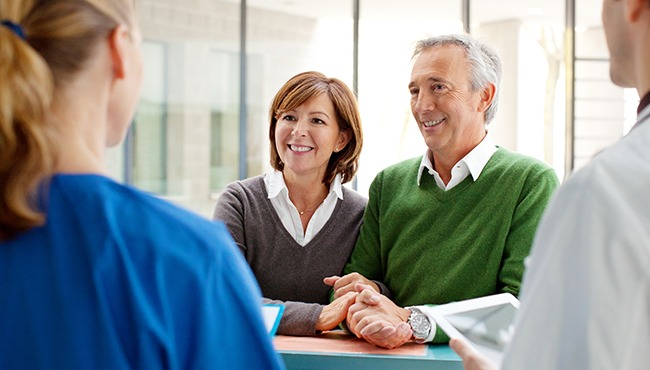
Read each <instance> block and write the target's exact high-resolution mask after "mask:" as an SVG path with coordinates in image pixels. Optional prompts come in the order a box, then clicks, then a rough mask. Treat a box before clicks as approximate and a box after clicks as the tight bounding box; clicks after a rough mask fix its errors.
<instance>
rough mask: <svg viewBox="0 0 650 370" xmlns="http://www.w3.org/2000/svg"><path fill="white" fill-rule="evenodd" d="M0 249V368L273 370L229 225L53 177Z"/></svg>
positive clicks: (133, 193) (107, 184) (99, 181)
mask: <svg viewBox="0 0 650 370" xmlns="http://www.w3.org/2000/svg"><path fill="white" fill-rule="evenodd" d="M44 188H47V189H49V191H47V192H44V193H43V195H44V198H43V199H45V200H44V201H43V205H44V207H45V208H46V214H47V222H46V224H45V225H44V226H42V227H38V228H34V229H31V230H30V231H28V232H25V233H23V234H21V235H19V236H18V237H17V238H15V239H13V240H11V241H9V242H3V243H0V369H39V368H57V369H217V368H218V369H280V368H283V367H284V365H283V364H282V360H281V359H280V357H279V356H278V354H277V353H276V352H275V351H274V349H273V345H272V342H271V337H270V336H269V335H268V333H267V332H266V330H265V327H264V323H263V320H262V316H261V309H260V304H261V295H260V291H259V287H258V286H257V284H256V282H255V280H254V277H253V275H252V273H251V272H250V269H249V268H248V265H247V264H246V262H245V261H244V259H243V257H242V255H241V253H240V252H239V250H238V249H237V247H236V246H235V244H234V242H233V240H232V238H231V237H230V235H229V234H228V232H227V230H226V228H225V227H224V226H223V225H222V224H220V223H216V222H211V221H209V220H207V219H204V218H202V217H200V216H197V215H195V214H193V213H191V212H188V211H186V210H183V209H180V208H178V207H176V206H173V205H171V204H169V203H167V202H165V201H163V200H161V199H158V198H155V197H153V196H151V195H148V194H145V193H144V192H142V191H139V190H137V189H134V188H131V187H127V186H123V185H120V184H118V183H116V182H114V181H112V180H110V179H108V178H106V177H103V176H99V175H63V174H59V175H55V176H54V177H53V178H52V179H51V181H50V183H49V186H45V187H44Z"/></svg>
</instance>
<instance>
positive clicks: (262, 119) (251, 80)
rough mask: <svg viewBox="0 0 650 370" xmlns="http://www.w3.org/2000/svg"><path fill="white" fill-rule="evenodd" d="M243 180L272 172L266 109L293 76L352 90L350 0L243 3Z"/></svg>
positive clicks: (256, 1) (273, 0)
mask: <svg viewBox="0 0 650 370" xmlns="http://www.w3.org/2000/svg"><path fill="white" fill-rule="evenodd" d="M247 5H248V8H247V14H248V20H247V25H248V29H247V34H248V41H247V45H248V46H247V52H248V53H247V58H248V61H247V62H248V71H247V82H248V85H247V94H246V95H247V99H248V101H247V123H246V124H247V132H248V133H247V146H248V150H247V153H246V158H247V165H248V176H255V175H258V174H261V173H264V172H267V171H269V170H270V169H271V166H270V164H269V139H268V132H269V129H268V127H269V123H268V108H269V105H270V104H271V100H272V99H273V96H275V93H276V92H277V90H279V89H280V87H281V86H282V85H283V84H284V83H285V82H286V81H287V80H288V79H289V78H290V77H292V76H293V75H295V74H297V73H300V72H304V71H310V70H314V71H319V72H322V73H324V74H325V75H327V76H330V77H336V78H338V79H340V80H342V81H344V82H345V83H346V84H348V86H349V87H350V88H352V40H353V33H352V32H353V29H352V26H353V21H352V0H332V1H319V0H301V1H283V0H250V1H248V2H247Z"/></svg>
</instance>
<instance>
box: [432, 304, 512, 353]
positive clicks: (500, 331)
mask: <svg viewBox="0 0 650 370" xmlns="http://www.w3.org/2000/svg"><path fill="white" fill-rule="evenodd" d="M518 309H519V301H518V300H517V298H515V297H514V296H513V295H512V294H509V293H502V294H496V295H491V296H486V297H480V298H474V299H468V300H465V301H460V302H453V303H448V304H444V305H440V306H435V307H427V312H428V313H429V314H430V315H431V317H432V318H433V319H434V320H435V322H436V324H437V325H439V326H440V328H441V329H442V330H444V331H445V333H447V335H449V337H450V338H460V339H464V340H465V341H467V342H468V343H470V344H471V345H472V346H473V347H474V348H476V349H477V350H478V351H479V352H481V353H483V354H484V355H485V356H487V357H488V358H489V359H491V360H492V361H494V362H496V363H497V364H500V363H501V359H502V357H503V351H504V350H505V347H506V345H507V344H508V343H509V342H510V339H511V338H512V335H513V333H514V319H515V316H516V313H517V311H518Z"/></svg>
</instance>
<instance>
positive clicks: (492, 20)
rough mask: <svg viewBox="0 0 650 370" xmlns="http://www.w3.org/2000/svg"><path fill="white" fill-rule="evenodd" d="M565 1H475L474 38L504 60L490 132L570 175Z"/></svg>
mask: <svg viewBox="0 0 650 370" xmlns="http://www.w3.org/2000/svg"><path fill="white" fill-rule="evenodd" d="M564 9H565V1H564V0H549V1H545V2H538V1H516V2H515V1H506V0H499V1H493V2H486V1H472V2H471V9H470V19H471V20H472V24H471V32H472V34H474V36H476V37H479V38H482V39H484V40H485V41H487V42H488V43H489V44H491V45H492V46H494V47H495V48H496V50H497V52H498V53H499V55H500V56H501V59H502V62H503V79H502V82H501V98H500V102H499V111H498V112H497V115H496V117H495V119H494V121H492V122H491V123H490V126H489V127H488V129H489V130H490V133H491V134H492V135H493V138H494V140H495V142H496V143H497V145H499V146H502V147H505V148H507V149H509V150H512V151H516V152H520V153H523V154H526V155H530V156H532V157H535V158H537V159H540V160H542V161H545V162H546V163H548V164H549V165H552V166H553V167H554V168H555V170H556V172H557V173H558V176H559V177H560V178H562V176H563V173H564V142H565V141H564V136H565V135H564V132H565V124H564V122H565V96H566V92H565V83H564V81H565V80H564V78H565V77H564V70H565V66H564V44H563V40H564V25H565V12H564Z"/></svg>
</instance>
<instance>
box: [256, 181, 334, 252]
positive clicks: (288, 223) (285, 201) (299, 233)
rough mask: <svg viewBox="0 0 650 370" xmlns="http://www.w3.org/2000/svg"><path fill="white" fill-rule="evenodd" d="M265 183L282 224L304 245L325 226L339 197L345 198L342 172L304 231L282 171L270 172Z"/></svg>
mask: <svg viewBox="0 0 650 370" xmlns="http://www.w3.org/2000/svg"><path fill="white" fill-rule="evenodd" d="M264 185H265V186H266V192H267V193H268V195H269V200H271V204H272V205H273V208H274V209H275V212H276V213H277V214H278V216H279V217H280V221H282V225H284V228H285V229H287V231H288V232H289V234H291V236H293V238H294V239H295V240H296V242H297V243H298V244H300V245H302V246H305V245H307V243H309V242H310V241H311V240H312V239H313V237H314V236H315V235H316V234H318V232H319V231H320V230H321V229H322V228H323V226H325V223H327V220H329V218H330V216H331V215H332V212H334V207H336V201H337V199H341V200H342V199H343V189H342V186H343V185H342V184H341V174H337V175H336V177H335V178H334V181H332V184H331V185H330V192H329V194H327V197H325V200H324V201H323V203H321V204H320V205H319V206H318V208H317V209H316V211H315V212H314V214H313V215H312V216H311V219H310V220H309V223H308V224H307V230H305V231H304V232H303V230H302V221H301V220H300V214H298V210H297V209H296V206H295V205H294V204H293V202H291V199H289V189H288V188H287V184H286V183H285V182H284V176H283V175H282V172H280V171H274V172H269V173H267V174H266V176H264Z"/></svg>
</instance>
